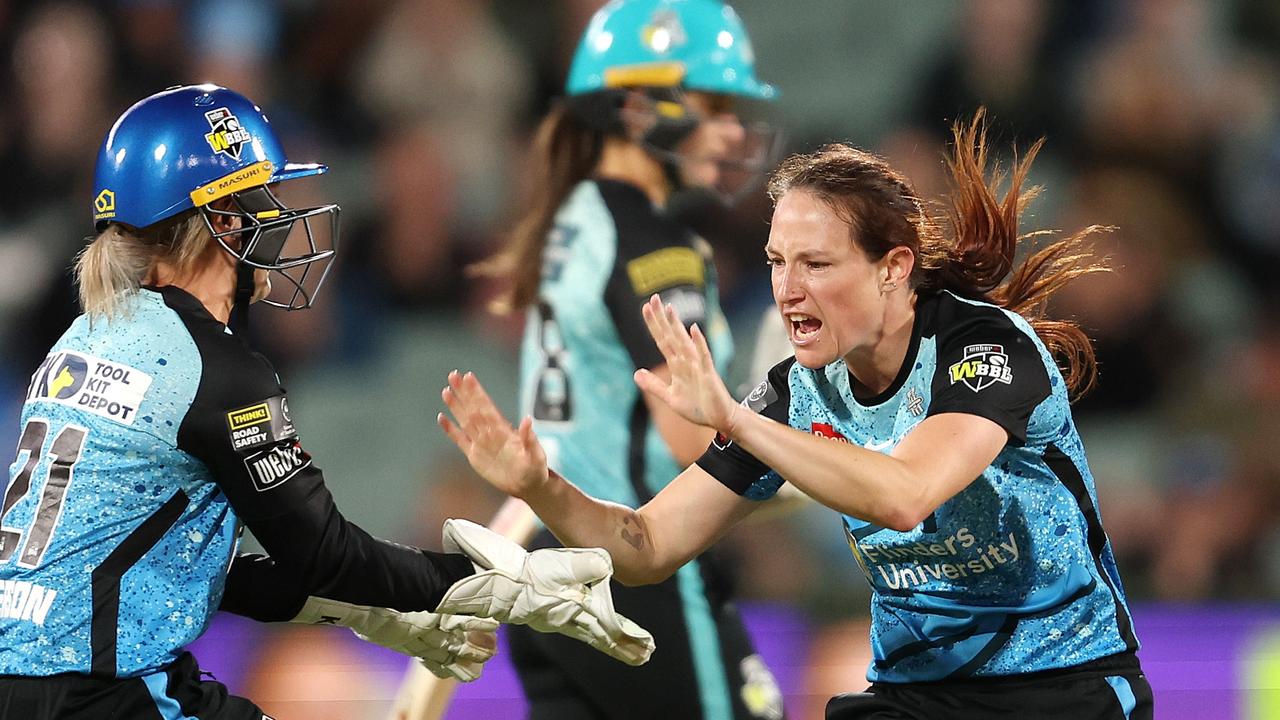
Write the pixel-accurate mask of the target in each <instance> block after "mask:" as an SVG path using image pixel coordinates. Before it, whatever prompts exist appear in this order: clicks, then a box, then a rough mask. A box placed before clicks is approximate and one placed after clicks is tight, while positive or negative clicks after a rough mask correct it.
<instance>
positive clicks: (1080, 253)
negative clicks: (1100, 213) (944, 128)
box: [930, 110, 1110, 399]
mask: <svg viewBox="0 0 1280 720" xmlns="http://www.w3.org/2000/svg"><path fill="white" fill-rule="evenodd" d="M983 116H984V112H983V111H982V110H979V111H978V113H977V114H976V115H975V116H974V118H973V120H972V121H971V122H970V123H968V124H967V125H964V124H961V123H959V122H957V123H956V124H955V125H953V126H952V140H953V148H952V154H951V155H950V157H948V158H947V167H948V169H949V170H950V172H951V179H950V182H951V194H950V207H949V208H948V209H947V212H946V216H945V224H946V225H947V226H948V228H949V230H950V232H949V233H948V234H949V235H950V237H949V238H946V239H944V240H943V242H944V243H945V245H946V249H947V261H946V262H944V263H943V264H942V265H941V267H939V268H938V269H937V270H935V271H934V273H933V274H934V276H935V277H934V278H931V279H930V284H933V285H936V286H937V287H939V288H940V289H944V290H949V291H951V292H953V293H955V294H956V295H959V296H962V297H967V298H972V299H975V300H982V301H985V302H990V303H992V304H994V305H998V306H1000V307H1002V308H1005V309H1006V310H1009V311H1011V312H1015V313H1018V314H1019V315H1021V316H1022V317H1023V318H1025V319H1026V320H1027V322H1028V323H1030V325H1031V327H1032V328H1033V329H1034V330H1035V331H1036V334H1037V335H1039V336H1040V339H1041V340H1042V341H1043V342H1044V344H1045V346H1046V347H1048V349H1049V351H1050V352H1051V353H1052V354H1053V355H1054V357H1055V358H1057V359H1058V361H1059V366H1060V368H1061V370H1062V375H1063V380H1064V381H1065V382H1066V385H1067V390H1068V391H1069V392H1070V393H1071V396H1072V398H1073V399H1074V398H1078V397H1080V396H1082V395H1084V394H1085V393H1087V392H1088V391H1089V390H1091V389H1092V388H1093V386H1094V385H1095V384H1096V382H1097V375H1098V363H1097V358H1096V357H1095V356H1094V351H1093V343H1092V342H1091V341H1090V340H1089V336H1088V335H1086V334H1085V332H1084V330H1082V329H1081V328H1080V326H1079V325H1078V324H1076V323H1075V322H1073V321H1068V320H1051V319H1049V318H1048V317H1046V311H1047V309H1048V304H1049V298H1050V297H1051V296H1052V295H1053V294H1054V293H1056V292H1057V291H1058V290H1060V289H1062V288H1063V287H1064V286H1066V285H1067V283H1069V282H1071V281H1072V280H1074V279H1076V278H1078V277H1080V276H1082V275H1088V274H1091V273H1095V272H1106V271H1108V270H1109V268H1107V267H1106V265H1105V264H1103V263H1102V262H1100V261H1099V260H1098V259H1097V258H1095V257H1094V255H1093V254H1092V252H1090V250H1089V249H1088V246H1087V241H1088V240H1089V239H1090V238H1091V237H1092V236H1093V235H1095V234H1096V233H1099V232H1106V231H1109V230H1110V228H1106V227H1102V226H1098V225H1091V226H1089V227H1086V228H1084V229H1083V230H1080V231H1078V232H1076V233H1075V234H1073V235H1070V236H1068V237H1065V238H1062V239H1059V240H1056V241H1053V242H1051V243H1049V244H1048V245H1047V246H1045V247H1043V248H1041V249H1040V250H1038V251H1035V252H1033V253H1032V254H1031V255H1030V256H1029V257H1027V258H1026V259H1025V260H1024V261H1023V262H1022V263H1021V264H1020V265H1018V266H1017V267H1016V268H1015V267H1014V257H1015V253H1016V251H1017V247H1018V243H1019V242H1020V241H1023V240H1028V239H1031V238H1035V237H1041V236H1049V235H1052V232H1051V231H1039V232H1032V233H1027V234H1024V235H1019V234H1018V220H1019V218H1020V217H1021V216H1022V212H1023V210H1024V209H1025V208H1026V207H1027V205H1028V204H1029V203H1030V202H1031V201H1032V200H1033V199H1034V198H1035V197H1036V196H1037V195H1038V194H1039V192H1040V188H1039V187H1038V186H1033V187H1031V188H1028V189H1027V190H1025V191H1024V190H1023V189H1022V187H1023V183H1024V182H1025V181H1026V178H1027V173H1028V172H1029V171H1030V169H1031V163H1032V161H1033V160H1035V157H1036V155H1037V154H1039V152H1040V149H1041V147H1043V145H1044V139H1043V138H1041V139H1040V140H1038V141H1037V142H1036V143H1035V144H1034V145H1032V146H1031V149H1030V150H1028V151H1027V153H1026V155H1025V156H1024V157H1022V158H1021V159H1015V161H1014V167H1013V172H1012V174H1011V175H1010V176H1009V188H1008V190H1007V191H1006V192H1005V194H1004V196H1003V197H1000V198H998V197H997V193H998V188H999V187H1000V185H1001V184H1002V183H1003V182H1004V173H1003V172H1002V171H1001V170H1000V168H999V166H998V165H995V166H993V168H992V172H991V177H990V180H988V177H987V143H986V133H985V131H984V127H983ZM1010 273H1012V274H1010ZM1006 278H1007V280H1006Z"/></svg>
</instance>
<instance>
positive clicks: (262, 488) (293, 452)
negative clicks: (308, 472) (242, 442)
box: [244, 440, 311, 492]
mask: <svg viewBox="0 0 1280 720" xmlns="http://www.w3.org/2000/svg"><path fill="white" fill-rule="evenodd" d="M310 464H311V456H310V455H308V454H307V451H306V450H303V449H302V444H301V443H299V442H298V441H297V440H294V441H293V442H291V443H287V444H280V445H272V446H271V447H268V448H264V449H262V450H259V451H258V452H255V453H253V454H250V455H247V456H245V459H244V467H245V469H246V470H248V471H249V478H250V479H252V480H253V487H254V488H256V489H257V490H258V492H266V491H267V490H274V489H275V488H278V487H280V486H281V485H283V484H285V483H286V482H288V481H289V480H291V479H292V478H293V476H295V475H297V474H298V471H300V470H302V469H303V468H305V467H307V466H308V465H310Z"/></svg>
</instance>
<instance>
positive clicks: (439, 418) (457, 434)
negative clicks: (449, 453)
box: [436, 413, 471, 455]
mask: <svg viewBox="0 0 1280 720" xmlns="http://www.w3.org/2000/svg"><path fill="white" fill-rule="evenodd" d="M436 424H437V425H439V426H440V429H441V430H444V434H445V435H447V436H448V437H449V439H450V440H452V441H453V444H454V445H457V446H458V449H459V450H461V451H462V453H463V454H464V455H466V454H469V453H470V451H471V439H470V438H469V437H467V434H466V433H464V432H462V429H461V428H459V427H458V426H457V425H454V424H453V422H452V421H450V420H449V416H448V415H445V414H444V413H437V414H436Z"/></svg>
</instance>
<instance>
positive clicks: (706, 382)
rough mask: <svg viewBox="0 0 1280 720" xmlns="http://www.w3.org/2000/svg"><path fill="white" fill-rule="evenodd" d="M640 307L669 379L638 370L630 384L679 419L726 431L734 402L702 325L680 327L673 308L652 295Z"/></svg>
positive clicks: (734, 406)
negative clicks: (688, 327) (722, 378)
mask: <svg viewBox="0 0 1280 720" xmlns="http://www.w3.org/2000/svg"><path fill="white" fill-rule="evenodd" d="M642 312H643V314H644V324H645V326H646V327H648V328H649V334H650V335H652V336H653V339H654V341H655V342H656V343H657V344H658V350H659V351H660V352H661V353H662V357H663V358H664V359H665V360H666V362H667V369H668V370H669V371H670V380H663V379H662V378H660V377H658V376H657V375H654V374H653V373H651V372H649V371H648V370H645V369H640V370H637V371H636V373H635V381H636V385H638V386H639V387H640V389H641V390H643V391H644V392H646V393H648V394H649V395H651V396H653V397H654V398H656V399H658V400H660V401H661V402H662V403H664V404H665V405H667V406H669V407H670V408H671V409H672V410H674V411H675V412H676V414H678V415H680V417H683V418H684V419H685V420H688V421H689V422H691V423H694V424H696V425H704V426H706V427H710V428H713V429H715V430H717V431H719V432H721V433H723V434H725V435H729V434H730V432H731V431H732V429H733V424H734V418H735V416H736V413H737V409H738V403H736V402H734V400H733V396H731V395H730V394H729V390H728V389H727V388H725V386H724V381H723V380H721V379H720V375H719V373H717V372H716V365H715V361H714V360H712V358H711V348H710V347H708V346H707V338H706V336H704V335H703V334H702V329H701V328H699V327H698V326H697V324H695V325H694V326H693V327H692V328H691V329H689V330H685V327H684V323H682V322H680V318H679V316H677V315H676V311H675V308H673V307H671V306H670V305H663V304H662V300H661V299H660V298H659V297H658V296H657V295H654V296H653V297H651V298H649V302H647V303H645V305H644V308H643V311H642Z"/></svg>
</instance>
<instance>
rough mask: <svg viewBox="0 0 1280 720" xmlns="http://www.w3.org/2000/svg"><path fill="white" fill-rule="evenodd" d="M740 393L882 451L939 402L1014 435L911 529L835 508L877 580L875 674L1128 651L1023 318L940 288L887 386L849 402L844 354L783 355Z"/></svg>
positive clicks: (1058, 393) (1094, 530) (1068, 427)
mask: <svg viewBox="0 0 1280 720" xmlns="http://www.w3.org/2000/svg"><path fill="white" fill-rule="evenodd" d="M744 403H745V404H746V405H747V406H748V407H750V408H752V409H753V410H755V411H756V412H760V413H763V414H764V415H766V416H768V417H770V418H772V419H774V420H776V421H778V422H782V423H786V424H789V425H790V426H791V427H793V428H796V429H798V430H802V431H804V432H807V433H812V434H814V435H817V436H820V437H825V438H829V439H831V440H832V441H834V442H848V443H855V444H857V445H861V446H863V447H866V448H869V449H872V450H876V451H880V452H884V453H889V452H891V451H892V449H893V447H894V446H896V445H897V444H898V442H899V441H901V440H902V438H903V437H904V436H905V435H906V434H907V433H909V432H910V431H911V430H912V428H914V427H915V426H916V425H917V424H919V423H920V422H921V421H923V420H924V419H925V418H927V417H929V416H931V415H937V414H941V413H953V412H959V413H969V414H973V415H978V416H980V417H984V418H987V419H989V420H992V421H993V422H995V423H997V424H999V425H1000V426H1001V427H1003V428H1004V429H1005V430H1006V431H1007V432H1008V435H1009V442H1008V444H1006V445H1005V447H1004V449H1003V450H1002V451H1001V452H1000V454H999V455H998V456H996V459H995V461H994V462H992V463H991V465H990V466H989V467H988V468H987V469H986V470H985V471H984V472H983V473H982V475H981V476H980V477H978V478H977V479H975V480H974V481H973V483H972V484H970V485H969V486H968V487H966V488H965V489H964V490H962V491H960V493H958V494H957V495H955V496H954V497H952V498H951V499H949V500H947V501H946V502H944V503H943V504H942V505H941V506H940V507H938V509H937V510H936V511H935V512H934V513H933V514H932V515H931V516H930V517H929V518H927V519H926V520H925V521H924V522H923V523H921V524H920V526H918V527H916V528H914V529H912V530H911V531H909V532H897V531H894V530H891V529H887V528H883V527H879V526H877V525H874V524H871V523H868V522H865V521H863V520H861V519H859V518H855V517H850V516H847V515H842V516H841V519H842V522H843V528H844V532H845V535H846V539H847V540H848V542H849V546H850V548H851V550H852V552H853V555H854V557H855V559H856V560H857V562H858V565H859V567H860V568H861V570H862V572H863V573H864V574H865V575H866V577H867V580H868V581H869V582H870V583H871V586H872V589H873V594H872V601H871V618H872V623H871V645H872V650H873V655H874V660H873V661H872V664H871V667H870V669H869V671H868V679H869V680H871V681H873V682H876V681H880V682H921V681H934V680H946V679H957V678H965V677H982V676H1005V675H1015V674H1021V673H1029V672H1035V671H1038V670H1049V669H1055V668H1066V667H1071V666H1075V665H1080V664H1083V663H1086V662H1089V661H1091V660H1096V659H1098V658H1102V657H1106V656H1108V655H1113V654H1116V653H1122V652H1129V651H1135V650H1137V648H1138V641H1137V639H1136V637H1135V636H1134V633H1133V627H1132V623H1131V621H1130V617H1129V610H1128V606H1127V604H1126V601H1125V596H1124V590H1123V588H1122V586H1121V583H1120V576H1119V573H1118V571H1117V569H1116V565H1115V559H1114V557H1113V555H1112V551H1111V546H1110V544H1109V541H1108V540H1107V537H1106V534H1105V533H1104V532H1103V529H1102V523H1101V519H1100V517H1099V514H1098V509H1097V493H1096V491H1095V489H1094V482H1093V476H1092V475H1091V474H1090V472H1089V465H1088V463H1087V461H1086V460H1085V453H1084V446H1083V444H1082V443H1081V441H1080V435H1079V433H1078V432H1077V431H1076V427H1075V424H1074V422H1073V421H1072V418H1071V409H1070V406H1069V404H1068V400H1067V390H1066V387H1065V385H1064V383H1063V380H1062V376H1061V374H1060V372H1059V371H1058V368H1057V366H1056V364H1055V363H1054V361H1053V358H1052V357H1051V356H1050V354H1049V352H1048V351H1047V350H1046V348H1045V346H1044V344H1043V343H1042V342H1041V341H1040V339H1039V338H1038V337H1037V336H1036V334H1035V331H1034V330H1033V329H1032V328H1031V326H1030V325H1029V324H1028V323H1027V322H1026V321H1025V320H1024V319H1023V318H1021V317H1019V316H1018V315H1016V314H1014V313H1011V312H1008V311H1005V310H1003V309H1000V308H997V307H995V306H993V305H989V304H986V303H981V302H975V301H970V300H966V299H962V298H959V297H957V296H955V295H952V294H951V293H947V292H943V293H939V294H935V295H928V296H921V297H920V298H919V299H918V300H917V304H916V319H915V323H914V327H913V330H912V339H911V346H910V349H909V350H908V353H907V357H906V360H905V361H904V363H903V366H902V369H901V370H900V371H899V373H898V376H897V377H896V378H895V380H894V381H893V383H892V385H891V386H890V387H889V388H887V389H886V390H885V391H884V392H883V393H881V394H879V395H877V396H876V397H873V398H866V399H860V398H856V397H854V395H853V392H852V389H851V387H850V374H849V370H848V367H847V366H846V365H845V363H844V361H843V360H838V361H836V362H834V363H832V364H830V365H828V366H826V367H824V368H820V369H817V370H810V369H807V368H804V367H802V366H801V365H799V364H797V363H796V362H795V358H790V359H788V360H787V361H785V362H783V363H781V364H779V365H777V366H776V367H775V368H774V369H773V370H771V371H770V372H769V374H768V378H767V379H766V380H765V381H764V382H763V383H761V384H760V385H759V386H758V387H757V388H756V389H755V391H753V392H752V394H751V396H750V397H749V398H748V399H747V400H746V401H744ZM938 451H939V452H946V448H938ZM698 465H699V466H700V467H702V468H704V469H706V470H707V472H709V473H711V474H712V475H713V476H715V477H716V478H717V479H719V480H720V481H721V482H722V483H724V484H725V485H726V486H728V487H729V488H731V489H733V490H735V491H736V492H738V493H739V494H741V495H744V496H746V497H749V498H756V499H763V498H768V497H771V496H772V495H773V494H774V493H775V492H776V491H777V489H778V487H779V486H780V485H781V484H782V482H783V479H782V478H781V477H779V476H778V475H777V473H775V472H773V471H772V470H770V469H769V468H768V467H766V466H764V465H763V464H762V463H760V461H759V460H757V459H756V458H754V457H753V456H751V455H750V453H748V452H746V451H745V450H743V449H742V448H741V447H739V446H737V445H736V444H733V443H732V442H728V441H725V440H724V439H722V438H717V442H715V443H713V444H712V446H711V447H710V448H708V450H707V452H706V453H705V454H704V455H703V456H702V458H700V459H699V460H698Z"/></svg>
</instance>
